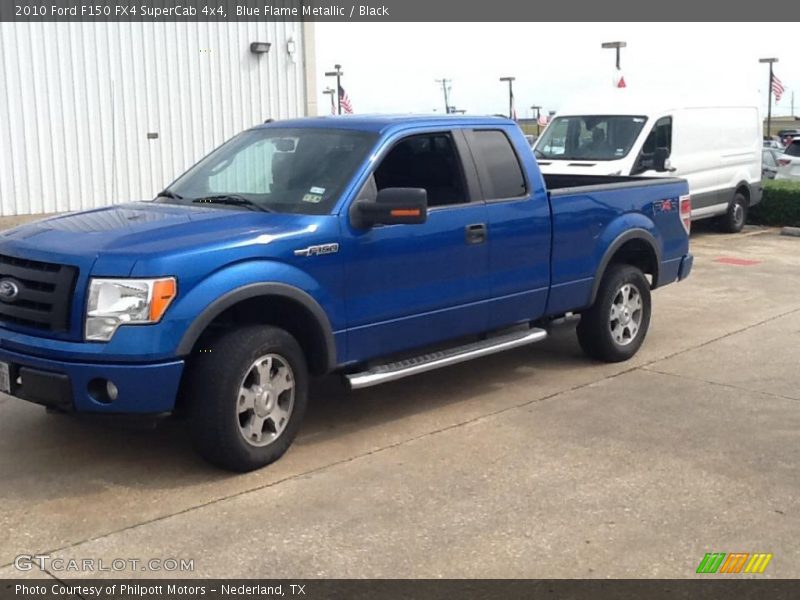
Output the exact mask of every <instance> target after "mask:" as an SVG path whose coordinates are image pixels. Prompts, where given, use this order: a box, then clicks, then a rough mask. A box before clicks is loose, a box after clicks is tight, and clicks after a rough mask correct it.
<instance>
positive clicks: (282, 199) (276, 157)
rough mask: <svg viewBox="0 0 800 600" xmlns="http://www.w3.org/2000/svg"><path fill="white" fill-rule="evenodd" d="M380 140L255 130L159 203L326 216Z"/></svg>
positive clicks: (340, 133) (336, 132)
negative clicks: (206, 205)
mask: <svg viewBox="0 0 800 600" xmlns="http://www.w3.org/2000/svg"><path fill="white" fill-rule="evenodd" d="M376 137H377V136H376V135H375V134H372V133H368V132H362V131H350V130H344V129H312V128H280V127H265V128H262V129H251V130H248V131H245V132H243V133H241V134H239V135H237V136H236V137H234V138H232V139H231V140H229V141H228V142H226V143H225V144H223V145H222V146H220V147H219V148H217V149H216V150H214V151H213V152H211V154H209V155H208V156H206V157H205V158H204V159H203V160H201V161H200V162H199V163H197V164H196V165H195V166H194V167H192V168H191V169H189V170H188V171H187V172H186V173H185V174H184V175H182V176H181V177H180V178H178V180H177V181H175V182H174V183H173V184H172V185H171V186H170V187H169V188H168V189H167V190H165V191H164V192H161V194H159V197H158V198H156V200H155V201H156V202H160V203H170V204H192V203H194V204H198V203H206V204H208V205H211V204H214V205H215V206H219V207H220V208H232V209H237V208H238V209H240V210H264V211H267V212H286V213H302V214H327V213H329V212H330V210H331V208H332V207H333V205H334V203H335V202H336V199H337V197H338V195H339V194H340V193H341V191H342V189H343V188H344V186H345V185H346V184H347V182H348V180H349V179H350V178H351V177H352V175H353V174H354V173H355V171H356V168H357V167H358V165H360V164H361V163H362V162H363V160H364V158H365V157H366V155H367V153H368V152H369V150H370V149H371V147H372V145H373V143H374V141H375V139H376Z"/></svg>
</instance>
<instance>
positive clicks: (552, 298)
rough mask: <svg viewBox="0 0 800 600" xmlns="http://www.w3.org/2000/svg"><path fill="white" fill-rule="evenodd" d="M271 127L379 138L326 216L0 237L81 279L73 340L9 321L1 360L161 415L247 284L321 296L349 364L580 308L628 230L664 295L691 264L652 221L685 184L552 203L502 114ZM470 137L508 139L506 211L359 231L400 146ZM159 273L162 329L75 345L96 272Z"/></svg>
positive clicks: (96, 220) (676, 228)
mask: <svg viewBox="0 0 800 600" xmlns="http://www.w3.org/2000/svg"><path fill="white" fill-rule="evenodd" d="M262 127H295V128H296V127H330V128H349V129H356V130H362V131H372V132H375V133H376V134H378V135H377V141H376V144H375V147H374V148H373V150H372V152H371V155H370V156H369V158H368V159H367V160H366V161H364V163H363V164H362V165H361V166H360V167H359V169H358V170H357V172H356V173H354V174H353V177H352V179H351V181H350V182H349V184H348V186H347V187H346V188H345V190H344V192H343V193H342V194H341V197H340V198H339V200H338V201H337V202H336V204H335V206H334V208H333V210H332V211H331V214H329V215H322V216H319V215H291V214H275V213H260V212H252V211H238V210H230V209H225V208H220V207H211V206H203V207H186V206H177V205H170V204H153V203H150V202H136V203H130V204H124V205H118V206H112V207H107V208H101V209H97V210H92V211H87V212H82V213H76V214H71V215H66V216H60V217H54V218H51V219H47V220H43V221H39V222H37V223H32V224H29V225H24V226H21V227H18V228H15V229H13V230H10V231H7V232H4V233H3V234H0V254H2V255H6V256H12V257H17V258H24V259H32V260H39V261H44V262H51V263H60V264H68V265H74V266H76V267H78V269H79V275H78V279H77V283H76V287H75V294H74V297H73V299H72V307H71V319H70V323H71V328H70V329H69V331H66V332H61V333H49V332H48V333H42V332H41V331H37V330H35V329H29V328H26V327H22V326H17V325H14V324H11V323H2V324H0V360H2V361H6V362H9V363H13V364H15V365H22V366H29V367H33V368H37V369H41V370H45V371H51V372H54V373H61V374H67V375H68V376H69V378H70V382H71V385H72V390H73V403H74V407H75V409H76V410H78V411H89V412H126V413H158V412H167V411H170V410H172V409H173V408H174V403H175V399H176V395H177V390H178V387H179V384H180V378H181V374H182V372H183V367H184V362H185V360H186V359H187V348H190V347H191V344H190V342H191V340H189V343H188V344H187V335H188V334H187V332H188V331H189V330H190V328H191V326H192V324H193V323H196V322H198V323H199V322H200V321H198V319H201V318H203V315H204V311H206V310H207V307H209V306H210V305H213V304H214V302H215V301H216V300H217V299H219V298H221V297H223V296H225V295H226V294H231V293H235V292H236V291H237V290H240V289H242V288H246V287H247V286H252V285H253V284H257V283H263V282H274V283H278V284H281V285H283V286H288V287H290V288H294V289H296V290H299V291H301V292H302V293H303V294H304V296H307V297H309V298H310V299H312V300H313V303H314V304H315V307H316V308H317V309H321V311H323V312H324V315H325V316H326V317H327V323H326V324H325V325H326V326H327V327H330V332H329V334H330V336H331V337H332V338H333V341H334V343H333V346H334V348H335V356H332V357H331V363H330V366H332V367H334V368H341V367H344V366H347V365H350V364H354V363H358V362H362V361H365V360H367V359H372V358H376V357H379V356H381V355H386V354H389V353H392V352H396V351H401V350H408V349H411V348H414V347H417V346H421V345H424V344H428V343H433V342H442V341H445V340H447V339H450V338H455V337H458V336H462V335H465V334H472V333H479V332H483V331H486V330H489V329H492V328H497V327H501V326H504V325H509V324H513V323H517V322H521V321H535V320H538V319H542V318H545V317H548V316H557V315H560V314H563V313H564V312H566V311H578V310H580V309H581V308H585V307H587V306H589V305H590V304H591V301H592V293H593V289H594V287H595V283H596V281H597V280H598V278H599V277H600V276H601V275H602V273H601V272H600V268H601V265H602V264H603V261H604V259H605V258H607V256H608V251H609V249H610V248H612V246H613V245H614V243H615V241H618V240H619V239H621V237H620V236H625V235H627V234H630V233H631V232H634V233H635V232H641V235H638V234H637V237H642V238H643V239H647V240H650V241H651V243H652V244H654V246H655V247H654V251H655V252H656V254H657V255H658V257H659V263H660V264H659V276H658V281H657V284H658V285H663V284H666V283H670V282H672V281H675V280H676V279H678V278H679V277H680V278H682V277H685V276H686V275H688V272H689V270H690V269H691V255H689V252H688V236H687V235H686V232H685V231H684V230H683V228H682V225H681V223H680V219H679V217H678V214H677V212H675V211H673V212H665V213H663V214H662V213H658V212H654V211H653V203H654V202H658V201H661V200H663V199H665V198H678V197H679V196H681V195H685V194H686V193H688V187H687V185H686V183H685V182H682V181H679V180H665V181H663V182H662V183H658V184H651V185H648V186H644V187H635V186H634V187H625V188H620V189H602V190H595V191H593V190H592V189H587V190H586V191H581V190H580V188H578V189H576V190H574V191H570V193H553V194H548V192H547V190H546V189H545V183H544V180H543V177H542V175H541V173H540V172H539V169H538V166H537V164H536V160H535V158H534V156H533V154H532V153H531V152H530V149H529V147H528V144H527V142H526V140H525V138H524V136H523V135H522V132H521V131H520V130H519V129H518V128H517V126H516V125H515V124H514V123H512V122H511V121H508V120H506V119H498V118H470V117H461V118H455V117H418V116H401V117H344V118H335V117H334V118H331V117H323V118H310V119H299V120H293V121H281V122H275V123H271V124H268V125H263V126H262ZM470 129H495V130H502V131H504V132H505V133H506V134H507V136H508V137H509V139H510V140H511V141H512V143H513V145H514V147H515V149H516V152H517V154H518V156H519V159H520V162H521V165H522V167H523V170H524V172H525V175H526V179H527V183H528V192H527V194H526V195H525V196H524V197H521V198H517V199H513V200H507V201H499V202H493V201H492V199H491V198H489V199H485V198H482V197H481V198H473V202H472V203H470V204H469V205H463V206H450V207H441V208H435V209H432V210H430V212H429V217H428V220H427V222H426V223H424V224H422V225H394V226H386V227H375V228H371V229H355V228H353V227H352V225H351V223H350V220H349V218H348V208H349V206H350V204H351V203H352V202H353V201H354V199H355V195H356V193H357V191H358V190H359V189H361V187H362V185H363V184H364V182H365V181H366V180H367V178H368V177H369V174H370V173H371V169H372V168H373V165H374V164H375V163H376V162H377V161H378V160H379V159H380V157H381V156H383V155H384V154H385V152H386V151H387V150H388V149H389V148H390V147H391V146H392V145H393V144H394V143H395V142H396V141H397V140H399V139H401V138H402V137H404V136H407V135H410V134H415V133H424V132H433V131H445V130H450V131H452V130H470ZM462 159H464V157H462ZM472 223H486V224H487V231H488V236H487V242H486V243H483V244H476V245H467V244H465V243H464V228H465V226H467V225H469V224H472ZM330 243H338V244H339V251H338V252H336V253H331V254H324V255H317V256H296V255H295V254H294V251H295V250H297V249H298V248H306V247H308V246H313V245H322V244H330ZM687 265H688V266H687ZM156 276H175V277H176V278H177V280H178V295H177V297H176V298H175V300H174V301H173V303H172V305H171V306H170V307H169V309H168V310H167V312H166V314H165V315H164V317H163V319H162V320H161V322H159V323H157V324H153V325H139V326H123V327H120V328H119V329H118V331H117V333H116V334H115V335H114V337H113V338H112V339H111V340H110V341H109V342H107V343H98V342H84V341H82V339H83V326H84V312H85V306H86V301H87V298H86V293H87V285H88V280H89V278H90V277H156ZM208 317H209V315H205V318H208ZM195 329H197V327H195ZM94 377H103V378H108V379H111V380H113V381H114V383H115V384H116V385H117V387H118V389H119V398H118V400H117V401H115V402H113V403H111V404H102V403H99V402H97V401H95V400H94V399H92V397H91V396H90V395H89V394H88V391H87V384H88V381H89V380H91V379H92V378H94Z"/></svg>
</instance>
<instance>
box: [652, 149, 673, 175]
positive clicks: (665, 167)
mask: <svg viewBox="0 0 800 600" xmlns="http://www.w3.org/2000/svg"><path fill="white" fill-rule="evenodd" d="M653 169H654V170H656V171H660V172H663V171H669V170H671V167H670V164H669V149H667V148H656V151H655V153H654V154H653Z"/></svg>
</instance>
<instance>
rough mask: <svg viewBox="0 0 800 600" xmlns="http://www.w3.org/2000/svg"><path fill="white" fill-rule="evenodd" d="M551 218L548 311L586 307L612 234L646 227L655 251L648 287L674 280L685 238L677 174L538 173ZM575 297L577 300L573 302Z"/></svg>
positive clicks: (683, 184)
mask: <svg viewBox="0 0 800 600" xmlns="http://www.w3.org/2000/svg"><path fill="white" fill-rule="evenodd" d="M543 177H544V180H545V183H546V185H547V189H548V191H549V197H550V205H551V210H552V219H553V221H552V222H553V245H552V288H551V291H550V298H549V302H548V312H549V313H550V314H551V315H554V314H559V313H561V312H564V311H569V310H576V309H578V310H579V309H580V308H583V307H585V306H589V305H590V304H591V302H592V291H593V289H594V285H595V283H596V282H595V273H596V272H597V269H598V265H602V261H603V257H604V255H605V254H606V252H607V250H608V248H609V247H611V246H612V245H613V244H614V242H615V240H616V239H617V238H618V236H621V235H623V234H626V233H627V232H631V231H633V230H637V231H644V232H646V233H647V234H648V235H649V236H650V238H651V239H652V241H653V244H654V246H655V248H656V250H657V252H658V256H657V257H656V260H657V262H658V263H659V264H660V266H659V274H658V276H657V278H655V279H654V281H653V282H652V283H653V287H657V286H659V285H664V284H665V283H670V282H671V281H674V280H675V278H676V277H677V275H678V267H679V264H680V260H681V257H682V256H684V254H686V252H687V249H688V242H687V239H686V233H685V231H684V230H683V225H682V224H681V220H680V216H679V198H680V197H681V196H682V195H684V194H685V193H686V182H685V181H684V180H682V179H677V178H667V179H665V178H661V177H659V178H656V177H621V176H597V175H555V174H554V175H543ZM576 299H578V300H577V301H576Z"/></svg>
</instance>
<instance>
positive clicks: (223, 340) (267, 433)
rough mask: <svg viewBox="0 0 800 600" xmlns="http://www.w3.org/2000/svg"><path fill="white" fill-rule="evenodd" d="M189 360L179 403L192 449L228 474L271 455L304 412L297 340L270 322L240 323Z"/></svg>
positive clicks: (304, 379)
mask: <svg viewBox="0 0 800 600" xmlns="http://www.w3.org/2000/svg"><path fill="white" fill-rule="evenodd" d="M208 350H210V352H207V353H206V352H204V353H202V354H197V355H195V356H194V357H193V360H192V363H191V365H190V371H189V373H187V376H188V377H187V390H186V400H187V402H188V404H189V422H190V429H191V433H192V438H193V441H194V445H195V448H196V449H197V451H198V452H199V453H200V454H201V455H202V456H203V457H204V458H205V459H207V460H208V461H209V462H211V463H213V464H215V465H218V466H220V467H223V468H225V469H230V470H232V471H252V470H253V469H258V468H260V467H263V466H266V465H268V464H270V463H271V462H274V461H276V460H278V459H279V458H280V457H281V456H282V455H283V453H284V452H286V450H287V449H288V448H289V446H290V445H291V443H292V441H293V440H294V438H295V436H296V435H297V431H298V429H299V428H300V422H301V421H302V420H303V415H304V414H305V410H306V404H307V396H308V368H307V366H306V360H305V356H304V355H303V351H302V349H301V348H300V345H299V344H298V343H297V341H296V340H295V339H294V338H293V337H292V336H291V335H289V334H288V333H287V332H286V331H284V330H282V329H278V328H277V327H267V326H246V327H240V328H237V329H235V330H233V331H229V332H228V333H226V334H224V335H222V336H220V337H219V338H217V339H216V341H214V342H212V343H211V344H209V347H208Z"/></svg>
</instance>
